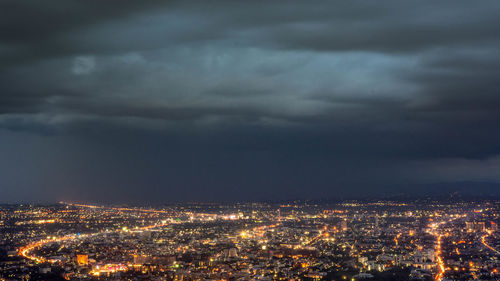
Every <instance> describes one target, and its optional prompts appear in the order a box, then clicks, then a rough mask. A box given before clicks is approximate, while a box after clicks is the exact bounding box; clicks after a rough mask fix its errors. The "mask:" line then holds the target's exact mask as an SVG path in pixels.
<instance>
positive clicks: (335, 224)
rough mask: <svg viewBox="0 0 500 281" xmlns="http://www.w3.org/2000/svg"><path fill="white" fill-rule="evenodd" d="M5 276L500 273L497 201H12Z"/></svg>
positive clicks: (4, 221) (5, 214)
mask: <svg viewBox="0 0 500 281" xmlns="http://www.w3.org/2000/svg"><path fill="white" fill-rule="evenodd" d="M0 210H1V213H0V214H1V216H0V226H1V228H0V229H1V233H2V237H1V240H0V243H1V244H0V246H1V248H0V249H2V252H1V254H2V256H1V263H0V278H1V280H339V281H340V280H441V281H444V280H499V279H500V274H499V273H498V270H499V269H500V259H499V258H500V252H499V250H498V249H500V235H499V232H498V223H499V220H500V204H499V202H498V201H487V200H482V201H470V202H467V201H455V202H442V201H429V200H416V201H408V202H404V201H385V200H383V201H380V200H373V201H369V200H365V201H355V200H351V201H346V202H337V203H329V204H326V203H321V204H319V203H312V202H309V203H308V202H290V203H286V204H285V203H282V204H277V203H240V204H208V203H205V204H201V203H200V204H195V203H191V204H178V205H171V206H165V207H161V208H142V207H134V206H126V207H124V206H95V205H85V204H71V203H65V202H60V203H59V204H54V205H3V206H2V208H1V209H0Z"/></svg>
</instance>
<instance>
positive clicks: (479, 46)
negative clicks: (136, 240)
mask: <svg viewBox="0 0 500 281" xmlns="http://www.w3.org/2000/svg"><path fill="white" fill-rule="evenodd" d="M499 15H500V2H499V1H496V0H494V1H480V2H477V1H470V0H468V1H412V2H410V1H400V0H397V1H356V0H354V1H302V0H301V1H258V0H253V1H237V0H236V1H235V0H230V1H229V0H228V1H222V0H216V1H208V0H199V1H148V0H142V1H123V0H122V1H102V0H101V1H93V0H86V1H71V0H51V1H48V2H47V1H39V0H33V1H18V0H16V1H11V0H0V202H57V201H59V200H67V201H77V202H112V203H155V204H158V203H167V202H176V201H236V200H287V199H297V198H300V199H325V198H339V197H342V198H344V197H362V196H386V195H390V194H398V193H405V192H415V189H416V188H417V189H418V187H419V186H426V185H428V184H433V183H454V182H490V183H497V182H500V86H499V85H500V84H499V83H500V36H499V34H500V16H499ZM471 188H472V187H471Z"/></svg>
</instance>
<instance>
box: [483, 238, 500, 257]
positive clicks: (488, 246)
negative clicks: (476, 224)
mask: <svg viewBox="0 0 500 281" xmlns="http://www.w3.org/2000/svg"><path fill="white" fill-rule="evenodd" d="M491 234H492V232H488V234H485V235H483V236H481V243H482V244H483V245H484V246H485V247H486V248H488V249H490V250H492V251H493V252H495V253H496V254H497V255H500V251H498V250H497V249H495V248H493V247H492V246H491V245H489V244H488V243H486V238H487V237H489V236H491Z"/></svg>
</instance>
